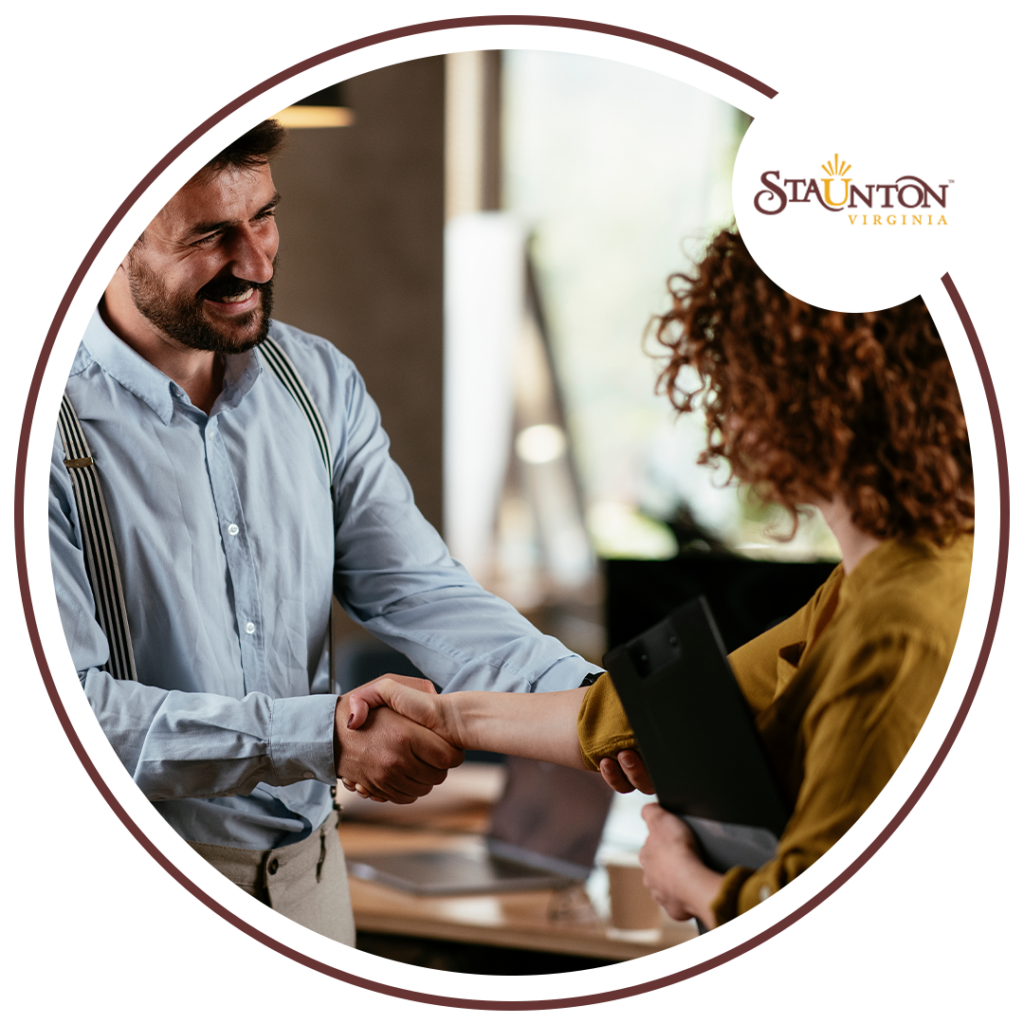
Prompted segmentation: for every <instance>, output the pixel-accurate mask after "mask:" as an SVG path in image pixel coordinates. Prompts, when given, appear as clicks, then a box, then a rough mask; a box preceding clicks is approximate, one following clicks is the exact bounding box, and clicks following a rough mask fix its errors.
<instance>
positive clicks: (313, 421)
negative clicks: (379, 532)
mask: <svg viewBox="0 0 1024 1024" xmlns="http://www.w3.org/2000/svg"><path fill="white" fill-rule="evenodd" d="M259 353H260V355H261V356H262V357H263V359H264V361H265V362H266V364H267V366H269V367H270V369H271V370H272V371H273V372H274V375H275V376H276V377H277V379H278V380H279V381H280V382H281V383H282V384H283V385H284V386H285V388H286V389H287V391H288V394H290V395H291V396H292V398H294V399H295V404H296V405H298V407H299V408H300V409H301V410H302V413H303V415H304V416H305V417H306V419H307V420H308V421H309V428H310V430H312V431H313V437H314V438H315V439H316V444H317V447H318V448H319V449H320V458H322V459H323V460H324V466H325V467H326V469H327V486H328V488H329V489H330V492H331V497H332V501H333V497H334V470H333V467H332V462H331V445H330V442H329V441H328V440H327V428H326V427H325V426H324V421H323V418H322V417H321V416H320V410H319V409H317V407H316V402H314V401H313V396H312V395H310V393H309V391H308V390H306V385H305V384H304V383H303V382H302V378H301V377H300V376H299V372H298V370H296V369H295V365H294V364H293V363H292V361H291V360H290V359H289V358H288V356H287V355H285V352H284V349H283V348H281V346H280V345H278V343H277V342H276V341H274V339H273V338H267V339H266V340H265V341H264V342H263V343H262V344H261V345H260V347H259ZM327 663H328V672H329V673H330V686H331V691H332V692H333V691H334V689H335V683H334V601H333V600H332V601H331V610H330V611H329V612H328V614H327Z"/></svg>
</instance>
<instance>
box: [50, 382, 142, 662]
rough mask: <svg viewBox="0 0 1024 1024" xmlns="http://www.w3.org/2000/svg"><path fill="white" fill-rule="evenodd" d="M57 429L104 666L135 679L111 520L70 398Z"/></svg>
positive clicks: (64, 399)
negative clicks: (106, 655) (103, 643)
mask: <svg viewBox="0 0 1024 1024" xmlns="http://www.w3.org/2000/svg"><path fill="white" fill-rule="evenodd" d="M57 426H58V428H59V430H60V439H61V443H62V444H63V445H64V455H65V459H64V465H65V466H67V468H68V473H69V474H70V476H71V487H72V489H73V490H74V492H75V502H76V504H77V505H78V519H79V522H80V523H81V527H82V546H83V548H84V549H85V569H86V572H87V573H88V574H89V584H90V585H91V586H92V594H93V600H94V601H95V603H96V619H97V621H98V622H99V624H100V629H102V630H103V632H104V633H105V634H106V637H107V644H108V646H109V648H110V660H109V661H108V662H107V664H106V665H105V666H104V668H106V669H107V670H108V671H109V672H110V673H111V674H112V675H113V676H114V677H115V678H116V679H137V678H138V676H137V675H136V673H135V654H134V653H133V651H132V638H131V635H130V634H129V632H128V614H127V612H126V611H125V607H124V592H123V590H122V589H121V573H120V570H119V569H118V566H117V552H116V551H115V550H114V537H113V533H112V532H111V529H110V518H109V516H108V515H107V506H106V504H105V503H104V501H103V491H102V490H100V481H99V474H98V473H97V472H96V464H95V462H94V461H93V457H92V452H91V451H90V450H89V442H88V441H86V439H85V434H84V433H83V432H82V424H81V423H79V422H78V416H77V415H76V414H75V410H74V407H73V406H72V405H71V401H70V399H69V398H68V396H67V395H66V394H65V395H64V398H63V400H62V401H61V403H60V415H59V416H58V417H57Z"/></svg>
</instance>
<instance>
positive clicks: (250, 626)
mask: <svg viewBox="0 0 1024 1024" xmlns="http://www.w3.org/2000/svg"><path fill="white" fill-rule="evenodd" d="M245 631H246V633H248V634H249V636H252V635H253V633H255V632H256V623H255V622H247V623H246V624H245Z"/></svg>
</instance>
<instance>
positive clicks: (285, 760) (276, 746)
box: [270, 693, 338, 786]
mask: <svg viewBox="0 0 1024 1024" xmlns="http://www.w3.org/2000/svg"><path fill="white" fill-rule="evenodd" d="M337 706H338V698H337V696H335V695H334V694H331V693H325V694H309V695H304V696H302V697H279V698H278V699H277V700H275V701H274V703H273V708H272V710H271V719H270V762H271V764H272V765H273V767H274V773H275V775H276V776H277V782H276V783H275V785H278V786H289V785H291V784H292V783H293V782H301V781H302V780H303V779H318V780H319V781H320V782H326V783H328V785H331V786H333V785H334V784H335V783H336V782H337V778H336V768H335V764H334V712H335V709H336V708H337Z"/></svg>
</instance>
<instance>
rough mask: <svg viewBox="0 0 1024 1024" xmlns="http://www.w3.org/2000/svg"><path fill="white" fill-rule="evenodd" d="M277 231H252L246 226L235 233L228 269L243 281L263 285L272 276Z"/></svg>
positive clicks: (272, 229) (274, 229)
mask: <svg viewBox="0 0 1024 1024" xmlns="http://www.w3.org/2000/svg"><path fill="white" fill-rule="evenodd" d="M276 255H277V229H276V228H273V226H271V230H270V231H253V230H252V229H251V228H249V227H248V226H246V227H244V228H242V229H240V230H238V231H237V232H235V234H234V237H233V238H232V245H231V251H230V257H231V264H230V269H231V272H232V273H233V274H234V276H235V277H237V278H239V279H240V280H243V281H254V282H255V283H256V284H265V283H266V282H267V281H269V280H270V279H271V278H272V277H273V276H274V257H275V256H276Z"/></svg>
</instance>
